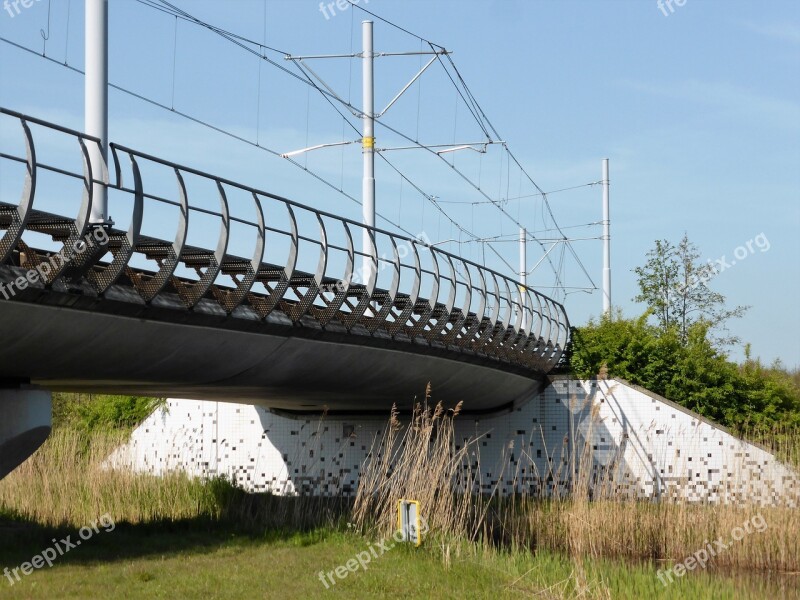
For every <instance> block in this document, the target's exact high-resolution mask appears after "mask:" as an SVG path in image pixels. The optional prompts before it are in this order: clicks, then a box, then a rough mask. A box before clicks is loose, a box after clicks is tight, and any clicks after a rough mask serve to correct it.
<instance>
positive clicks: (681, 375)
mask: <svg viewBox="0 0 800 600" xmlns="http://www.w3.org/2000/svg"><path fill="white" fill-rule="evenodd" d="M649 314H650V313H649V311H648V312H646V313H645V314H644V315H642V316H641V317H638V318H636V319H625V318H624V317H623V316H622V314H621V313H620V312H617V313H616V314H614V315H613V316H611V317H604V318H603V319H601V320H600V321H599V322H595V321H590V322H589V323H588V324H587V325H586V326H585V327H581V328H576V329H575V330H574V334H573V338H572V348H571V357H570V365H571V368H572V372H573V373H574V374H575V375H576V376H578V377H581V378H591V377H595V376H596V375H597V374H598V373H601V371H603V370H604V369H605V370H607V373H608V375H609V376H611V377H621V378H623V379H626V380H628V381H630V382H631V383H634V384H637V385H641V386H642V387H645V388H647V389H649V390H650V391H652V392H655V393H656V394H659V395H661V396H664V397H666V398H668V399H669V400H672V401H673V402H677V403H678V404H681V405H682V406H685V407H686V408H688V409H690V410H693V411H695V412H697V413H699V414H701V415H703V416H705V417H708V418H709V419H713V420H714V421H717V422H718V423H721V424H722V425H725V426H728V427H731V428H733V429H735V430H737V431H745V430H746V431H748V432H751V433H752V432H766V431H769V430H771V429H774V428H776V427H800V386H798V384H797V374H796V373H789V372H787V371H786V369H784V368H783V367H782V366H781V365H780V364H779V363H777V364H775V365H773V366H771V367H769V368H766V367H764V366H763V365H762V364H761V363H760V361H758V360H753V359H751V358H750V357H749V354H748V358H747V360H746V361H745V362H744V364H742V365H737V364H735V363H733V362H731V361H730V360H728V357H727V356H726V355H725V354H724V353H723V352H721V351H719V350H718V349H717V348H716V347H715V345H714V343H713V342H712V341H711V340H710V339H709V334H708V330H709V324H708V323H706V322H704V321H698V322H696V323H693V324H691V325H690V326H689V327H688V328H687V330H686V339H685V341H682V340H681V333H680V329H679V327H678V326H677V324H676V325H674V326H672V327H669V328H667V329H662V327H661V326H653V325H650V324H648V322H647V318H648V316H649Z"/></svg>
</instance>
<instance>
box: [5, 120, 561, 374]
mask: <svg viewBox="0 0 800 600" xmlns="http://www.w3.org/2000/svg"><path fill="white" fill-rule="evenodd" d="M0 113H2V114H5V115H8V116H11V117H14V118H16V119H18V120H19V121H20V123H21V125H22V127H23V130H25V132H26V144H27V145H28V153H27V154H28V156H27V158H25V159H23V158H22V157H14V156H13V155H6V154H2V155H0V158H2V159H9V160H17V161H19V162H25V163H27V165H28V173H27V175H26V189H30V191H29V193H28V194H27V195H26V194H23V199H22V200H21V203H25V206H24V207H23V206H21V207H20V209H19V212H20V214H21V215H26V219H27V215H30V214H31V211H32V206H33V202H34V196H35V194H34V190H35V174H36V170H37V168H42V169H46V170H49V171H54V172H58V173H60V174H62V175H68V176H71V177H79V178H81V179H84V180H85V181H86V182H87V186H88V188H89V193H88V195H86V194H85V198H84V203H83V205H82V207H81V215H82V216H80V217H79V218H78V219H76V226H77V229H76V231H77V230H78V229H80V230H85V228H86V226H87V225H86V221H85V215H86V214H88V213H87V212H86V210H87V206H88V208H91V202H92V199H93V198H92V194H91V191H90V190H91V188H92V187H93V186H92V183H101V184H103V185H107V186H108V187H109V188H110V189H116V190H118V191H121V192H125V193H127V194H132V195H133V197H134V210H133V218H132V220H131V226H130V228H129V230H128V232H127V233H125V234H124V237H125V242H126V243H125V244H122V247H123V250H122V251H121V252H122V254H115V260H114V261H113V262H112V265H109V266H108V267H107V269H108V272H107V273H106V276H105V277H99V276H98V275H97V273H96V271H97V270H98V269H102V265H101V264H99V263H98V261H97V260H95V261H91V260H87V261H86V267H85V269H83V270H81V269H78V272H75V270H74V269H73V270H72V271H70V272H69V273H66V272H65V273H64V274H59V276H63V277H68V278H76V277H79V276H80V277H83V276H85V277H88V278H89V279H90V280H91V281H92V282H93V283H95V287H96V289H97V291H98V293H101V294H102V293H103V292H104V291H105V290H107V289H108V287H110V285H112V284H113V283H114V282H115V281H116V280H117V279H118V278H119V276H120V275H121V274H122V272H123V270H127V272H128V273H129V275H131V273H132V272H133V271H132V270H131V269H130V268H129V265H128V263H129V260H130V258H131V257H132V255H133V253H135V252H139V253H143V254H147V252H148V251H150V252H152V251H153V244H152V242H153V241H154V240H153V238H149V240H150V241H149V242H148V244H149V245H148V246H146V247H144V246H141V245H140V244H139V238H140V233H141V225H142V215H143V211H144V209H145V207H146V204H145V201H151V200H152V201H157V202H163V203H167V204H170V205H173V206H176V207H179V208H180V209H181V210H180V216H179V222H178V227H177V231H176V237H175V241H174V242H168V241H166V240H163V241H162V240H155V241H156V242H158V243H162V244H163V246H164V248H165V250H164V251H165V252H166V253H167V256H166V258H165V259H164V260H163V261H161V262H160V263H159V264H160V265H161V268H160V270H159V272H158V273H156V274H155V275H147V276H145V275H142V274H136V273H133V276H131V277H130V279H131V281H132V282H133V284H134V287H136V288H137V291H138V292H139V293H140V295H142V297H143V298H144V300H145V301H147V302H150V301H152V300H153V299H154V298H155V297H156V296H158V295H159V294H161V293H163V290H164V289H165V288H166V286H167V285H168V284H169V283H170V282H171V283H172V287H173V288H175V289H176V290H177V291H178V293H179V295H180V297H181V298H182V300H183V301H184V303H185V305H186V308H189V309H190V308H192V307H194V306H195V304H197V302H199V301H200V300H201V299H202V298H204V297H213V298H215V299H216V300H217V301H218V302H219V303H220V305H221V306H223V307H224V308H225V310H226V312H227V313H228V314H231V315H232V314H233V313H234V311H235V310H236V309H237V308H238V307H239V306H241V305H243V304H244V305H247V306H249V307H250V308H251V309H252V310H254V311H255V312H257V313H258V315H259V316H260V317H261V318H262V319H266V318H268V316H269V315H270V313H272V312H273V311H276V310H279V311H282V312H284V313H286V314H287V315H288V316H289V317H290V319H291V320H292V321H293V322H295V323H300V322H301V320H302V319H304V318H308V317H311V318H316V319H317V320H318V321H319V323H320V324H321V326H322V327H325V326H326V325H327V324H328V323H329V322H330V321H331V320H332V319H334V318H336V316H337V315H338V318H339V319H340V320H341V322H342V323H344V324H345V326H346V327H347V329H348V330H351V331H353V332H354V333H356V331H354V330H353V328H355V327H356V326H357V325H363V326H364V327H366V329H367V331H368V332H370V333H373V332H375V331H376V330H377V329H384V330H386V331H388V332H389V333H390V334H391V335H392V336H393V337H394V338H395V339H411V340H412V341H413V340H414V339H415V338H422V339H424V340H427V342H429V343H431V344H437V343H438V344H442V345H444V346H445V347H447V348H450V349H452V350H454V351H458V352H470V353H474V354H478V355H482V356H485V357H488V358H491V359H496V360H500V361H503V362H510V363H514V364H520V365H523V366H527V367H529V368H531V369H532V370H536V371H540V372H542V371H544V372H546V371H549V370H550V369H551V368H553V367H554V366H555V365H556V364H557V363H558V362H559V360H560V359H561V356H562V355H563V352H564V349H565V347H566V343H567V340H568V338H569V321H568V319H567V315H566V311H565V310H564V307H563V305H562V304H560V303H558V302H556V301H555V300H553V299H552V298H549V297H547V296H545V295H544V294H541V293H539V292H538V291H536V290H534V289H532V288H530V287H527V286H521V285H520V284H519V283H518V282H517V281H515V280H514V279H512V278H509V277H507V276H505V275H503V274H502V273H499V272H498V271H495V270H493V269H490V268H487V267H485V266H483V265H480V264H478V263H476V262H474V261H471V260H468V259H465V258H462V257H460V256H457V255H455V254H453V253H451V252H448V251H446V250H443V249H441V248H438V247H434V246H432V245H430V244H427V243H426V242H425V241H422V240H419V239H415V238H411V237H408V236H404V235H399V234H396V233H393V232H390V231H387V230H385V229H381V228H377V227H367V226H365V225H364V224H362V223H360V222H357V221H354V220H352V219H348V218H346V217H340V216H338V215H335V214H332V213H330V212H327V211H324V210H319V209H315V208H312V207H310V206H306V205H304V204H301V203H299V202H296V201H293V200H290V199H288V198H284V197H282V196H279V195H276V194H272V193H270V192H267V191H264V190H260V189H257V188H254V187H251V186H247V185H244V184H241V183H238V182H235V181H232V180H230V179H226V178H224V177H219V176H215V175H212V174H210V173H206V172H204V171H201V170H198V169H194V168H192V167H187V166H184V165H180V164H178V163H175V162H172V161H169V160H165V159H162V158H159V157H156V156H153V155H150V154H147V153H144V152H140V151H138V150H135V149H132V148H129V147H127V146H123V145H120V144H115V143H112V144H110V145H109V147H110V151H111V152H110V154H111V157H112V160H113V163H114V168H113V172H114V174H115V177H114V181H113V182H109V181H108V179H107V174H108V169H107V166H106V165H101V167H102V168H101V169H100V171H101V172H102V174H103V179H100V180H98V179H96V178H95V177H94V176H93V174H92V165H91V164H89V160H88V156H87V152H86V147H85V142H86V141H89V142H92V143H97V144H99V143H100V140H99V139H98V138H95V137H92V136H88V135H86V134H83V133H81V132H78V131H75V130H72V129H69V128H66V127H62V126H59V125H55V124H52V123H48V122H46V121H43V120H41V119H36V118H33V117H29V116H26V115H23V114H21V113H18V112H16V111H12V110H8V109H4V108H0ZM28 123H33V124H35V125H38V126H41V127H44V128H49V129H52V130H55V131H58V132H61V133H64V134H67V135H70V136H73V137H75V138H77V140H78V142H79V144H80V145H81V149H82V153H83V154H84V159H85V160H84V169H85V171H84V173H83V174H81V175H78V174H75V173H70V172H69V171H65V170H63V169H58V168H55V167H51V166H49V165H44V164H42V163H39V162H37V160H36V157H35V149H34V147H33V137H32V135H30V131H29V128H28V126H27V124H28ZM125 157H127V159H128V160H129V161H130V163H131V168H132V173H133V187H129V186H125V185H124V183H123V181H122V179H123V176H122V173H123V167H122V163H121V161H122V159H123V158H125ZM140 162H150V163H154V164H157V165H161V166H163V167H166V168H167V169H169V170H170V171H172V173H173V174H174V176H175V178H176V180H177V182H178V189H179V195H180V201H177V202H176V201H174V200H169V199H167V198H161V197H159V196H155V195H152V194H149V193H147V192H145V191H144V188H145V185H144V182H143V181H142V176H141V173H140V170H139V163H140ZM186 175H191V176H195V177H199V178H202V179H204V180H207V181H210V182H212V183H214V184H215V186H216V188H217V190H218V194H219V198H220V202H221V209H220V210H219V211H217V210H211V209H207V208H203V207H200V206H193V205H192V202H191V198H190V197H189V194H188V193H187V190H186V186H185V183H184V176H186ZM228 189H235V190H239V191H242V192H246V196H247V198H250V199H251V201H252V202H253V203H254V204H255V208H256V214H257V215H258V216H259V221H258V222H254V221H251V220H248V219H244V218H241V217H237V216H234V215H232V214H230V213H231V212H232V210H231V207H230V206H229V203H230V200H228V199H227V196H228V194H227V193H226V190H228ZM265 201H272V202H275V203H277V204H278V205H282V206H283V207H284V208H285V210H286V216H287V217H288V219H289V223H290V229H291V230H290V231H286V230H283V229H277V228H276V227H275V226H272V225H269V224H267V223H266V222H265V219H264V209H263V206H262V204H263V202H265ZM23 209H24V210H23ZM296 211H302V212H304V213H306V214H309V215H310V216H311V217H312V218H313V220H315V221H316V222H317V225H318V228H319V231H318V236H317V237H312V236H311V235H310V234H309V233H308V232H306V231H304V232H302V233H301V232H300V231H298V227H299V226H298V222H297V217H296V215H295V212H296ZM191 212H198V213H202V214H206V215H210V216H214V217H217V218H219V219H220V221H221V226H220V235H219V240H218V242H217V247H216V250H214V249H213V248H205V247H203V248H196V247H195V248H193V250H192V254H191V260H192V261H193V262H192V265H193V266H194V268H195V269H196V270H197V272H198V276H199V279H198V280H197V281H188V282H187V281H186V280H185V279H182V278H178V277H176V276H175V269H176V267H177V266H178V264H179V263H181V262H183V261H186V260H189V255H188V253H187V251H186V239H187V234H188V228H189V215H190V213H191ZM63 218H71V217H63ZM326 220H329V221H331V222H332V223H333V224H337V223H338V224H339V225H340V226H341V228H342V232H344V235H345V237H346V241H347V246H344V245H342V244H337V243H333V241H329V237H330V232H329V231H328V229H329V228H330V227H331V223H328V224H327V225H326ZM231 222H237V223H240V224H243V225H247V226H251V227H254V228H256V230H257V232H258V239H257V244H256V248H255V251H254V256H253V257H252V259H245V258H241V257H237V256H232V255H228V254H227V245H228V240H229V237H230V223H231ZM24 228H25V223H16V225H14V226H13V227H10V228H9V229H8V230H7V232H6V234H5V236H3V238H0V249H4V248H5V246H9V247H12V246H16V245H17V244H18V243H19V242H20V241H21V230H22V229H24ZM351 228H355V229H361V230H362V231H363V230H367V231H368V232H369V236H368V237H369V239H370V240H371V245H372V251H371V252H369V251H366V252H365V251H361V250H356V249H355V248H354V247H353V239H352V238H353V235H352V232H351ZM12 229H13V232H12ZM268 232H272V233H275V234H279V235H284V236H287V237H288V238H289V242H290V249H289V256H288V258H287V259H286V263H285V264H284V265H279V264H271V263H268V262H265V258H266V252H267V248H266V245H265V243H264V241H265V238H266V234H267V233H268ZM12 233H13V236H12V237H9V236H11V234H12ZM115 235H118V236H120V235H122V234H120V232H116V233H115ZM379 237H380V238H381V240H383V239H384V238H388V241H389V242H390V244H391V247H392V250H391V251H390V253H389V254H388V255H386V254H384V255H380V256H379V255H378V243H377V241H378V238H379ZM6 238H8V239H6ZM301 242H306V243H311V244H313V245H314V246H317V247H318V249H319V259H318V263H317V267H316V269H315V270H314V271H313V272H305V271H300V270H299V269H297V260H298V251H299V247H300V243H301ZM4 243H5V246H4ZM404 246H405V255H404V256H401V255H400V254H401V252H400V250H401V249H403V247H404ZM331 250H336V251H337V252H344V253H346V256H347V265H346V266H345V268H344V272H336V273H334V272H331V269H332V267H330V264H329V252H330V251H331ZM198 251H200V252H202V253H203V256H205V258H204V259H200V262H199V263H198V258H197V253H198ZM103 253H105V250H103ZM426 253H427V254H426ZM9 255H10V251H7V252H6V253H5V259H7V258H8V256H9ZM423 256H424V257H425V259H426V263H425V264H426V265H427V263H428V262H429V263H430V265H431V266H430V268H428V267H427V266H425V267H423V265H422V263H421V262H420V258H421V257H423ZM356 257H368V258H371V263H372V268H371V269H370V271H369V278H368V280H367V281H354V278H355V277H358V276H359V274H360V275H361V276H363V273H361V271H359V270H358V269H356V263H357V262H360V261H361V260H362V259H361V258H358V259H357V260H356ZM409 257H410V258H411V259H413V264H408V263H407V262H404V260H406V259H407V258H409ZM1 258H3V256H2V255H1V254H0V259H1ZM97 258H101V257H97ZM204 260H205V263H206V264H205V265H203V264H202V263H203V261H204ZM225 262H229V263H230V262H236V263H237V265H240V264H245V263H246V264H248V268H247V274H246V275H245V277H244V278H243V279H242V280H236V279H235V278H233V279H234V282H235V284H236V286H237V287H236V289H231V288H230V286H222V285H216V283H215V282H216V279H217V277H218V276H219V274H220V273H224V272H225V271H224V264H223V263H225ZM198 265H200V266H198ZM187 266H188V263H187ZM387 267H388V268H390V269H391V270H392V273H393V275H392V285H391V287H390V288H389V289H377V281H378V275H379V271H382V270H383V269H384V268H387ZM203 268H205V271H203V270H202V269H203ZM237 268H238V267H237ZM90 270H93V272H92V273H91V274H90V273H89V271H90ZM276 270H277V271H276ZM262 272H263V273H265V274H267V273H276V272H277V273H280V275H279V276H278V277H277V279H276V276H275V275H269V276H267V275H264V276H263V277H262V276H261V273H262ZM402 273H406V274H411V275H412V276H413V281H412V284H411V286H410V288H411V289H408V286H407V287H406V289H405V290H402V289H400V287H399V286H400V284H401V279H402V277H401V274H402ZM475 274H477V275H478V277H473V275H475ZM265 277H266V278H265ZM259 278H261V279H259ZM424 278H430V279H428V281H430V280H432V288H431V289H430V290H422V289H421V287H422V285H423V279H424ZM258 281H261V283H262V284H263V285H264V286H265V287H266V289H267V292H268V294H267V295H266V296H265V295H264V294H258V293H255V292H254V291H253V287H254V285H255V284H256V283H257V282H258ZM330 281H337V282H338V284H337V286H336V289H335V290H333V289H332V287H331V285H330V283H329V282H330ZM48 283H52V282H48ZM443 284H445V285H443ZM270 286H271V287H270ZM512 290H516V291H518V293H513V292H512ZM290 291H291V293H292V297H293V299H291V300H290V299H289V298H288V297H287V296H286V294H287V293H289V292H290ZM428 291H429V292H430V293H429V294H428V296H427V297H426V296H425V294H427V293H428ZM459 293H461V294H463V298H464V301H463V304H462V305H460V306H459V305H458V303H459V302H461V300H457V298H459V297H462V296H459ZM294 298H296V300H295V299H294ZM473 306H476V308H475V311H474V312H473V310H472V308H473ZM234 318H235V316H234ZM394 319H399V321H395V320H394ZM403 319H405V320H403Z"/></svg>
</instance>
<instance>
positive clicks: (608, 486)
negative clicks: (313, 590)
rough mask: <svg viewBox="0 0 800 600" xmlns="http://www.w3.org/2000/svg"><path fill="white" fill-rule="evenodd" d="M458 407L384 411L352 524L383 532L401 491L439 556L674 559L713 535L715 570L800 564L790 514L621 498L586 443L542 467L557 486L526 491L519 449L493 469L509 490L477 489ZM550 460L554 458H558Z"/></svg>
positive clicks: (476, 454)
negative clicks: (384, 424)
mask: <svg viewBox="0 0 800 600" xmlns="http://www.w3.org/2000/svg"><path fill="white" fill-rule="evenodd" d="M459 409H460V405H459V407H458V408H456V409H455V410H449V411H448V410H445V409H444V408H443V407H442V405H441V404H436V405H432V404H431V403H430V396H429V394H426V401H425V403H422V404H419V405H417V407H416V408H415V410H414V412H413V415H412V416H411V418H410V421H409V422H408V424H407V426H403V425H402V424H401V422H400V420H399V418H398V415H397V414H396V413H394V412H393V414H392V415H391V420H390V426H389V427H388V428H386V430H385V433H384V434H383V436H382V437H380V438H378V439H376V440H375V443H374V444H373V447H372V449H371V452H370V454H369V456H368V458H367V461H366V462H365V464H364V468H363V469H362V473H361V479H360V483H359V487H358V491H357V496H356V500H355V505H354V511H353V520H354V522H355V524H356V525H357V526H358V527H360V528H361V529H362V530H364V531H369V532H370V533H371V534H373V535H386V534H387V533H389V531H390V530H391V528H392V527H393V524H394V522H395V514H396V502H397V500H398V499H400V498H412V499H415V500H419V501H420V503H421V506H422V510H423V514H424V515H425V516H426V517H427V520H428V523H429V525H430V535H431V536H432V537H433V538H434V539H435V540H436V541H437V543H438V544H439V545H440V546H441V547H442V549H443V551H444V555H445V559H446V560H448V557H449V555H450V553H451V552H460V551H461V549H460V546H459V544H458V541H459V540H462V541H463V540H473V541H477V542H478V543H479V545H480V546H482V547H483V548H484V549H487V550H489V549H498V548H507V549H511V550H521V549H527V550H534V551H535V550H538V549H543V550H547V551H552V552H557V553H561V554H566V555H568V556H570V557H573V558H575V559H583V558H614V559H619V558H622V559H626V560H634V561H641V560H646V561H659V560H671V561H683V560H684V559H685V558H687V557H689V556H691V555H692V554H693V553H695V552H697V551H699V550H701V549H703V548H706V547H707V546H708V544H712V547H713V544H714V541H715V540H718V539H721V540H722V541H723V542H724V543H725V544H726V545H727V548H726V549H725V550H724V551H722V550H721V549H719V548H718V550H719V553H718V555H717V556H716V557H714V558H713V561H712V564H713V565H714V566H715V567H719V568H735V569H759V570H771V571H781V572H797V571H800V509H793V508H782V507H781V508H779V507H759V506H755V505H749V506H736V505H725V504H697V503H687V502H676V501H652V500H637V499H636V498H631V497H626V496H620V495H619V494H618V492H617V491H616V490H617V489H618V488H617V486H615V485H614V481H615V477H616V475H617V473H618V467H617V466H616V465H615V461H611V462H610V466H609V467H608V468H605V469H603V468H598V469H592V466H593V460H594V459H593V451H592V448H591V447H590V446H589V445H586V446H585V447H584V448H581V449H577V450H576V452H575V454H574V455H573V456H572V457H571V458H570V460H568V461H567V467H566V468H565V469H563V470H557V471H555V472H553V473H548V474H545V475H546V476H549V478H550V479H551V482H550V489H551V490H556V493H552V492H550V491H548V490H545V489H544V488H540V489H539V490H538V491H537V492H536V493H531V492H529V491H527V490H528V486H526V485H522V482H521V481H520V479H521V475H520V473H521V472H522V470H523V469H528V472H530V471H532V470H535V468H536V465H535V464H534V462H533V460H532V459H531V460H529V462H525V461H524V460H523V457H524V453H523V457H521V458H520V460H518V462H517V466H516V471H515V472H514V473H500V474H496V475H495V476H496V479H497V481H498V482H499V481H503V480H504V479H505V480H506V481H508V480H510V481H511V483H512V487H513V489H518V490H520V491H519V493H517V494H513V495H508V496H504V497H501V495H500V493H499V490H498V488H497V486H495V487H494V488H491V489H490V490H489V491H488V492H486V491H485V488H484V489H483V493H480V491H481V489H482V488H481V483H482V482H481V479H480V444H479V440H480V438H478V437H473V438H470V439H467V440H463V439H458V440H457V439H456V437H455V428H454V420H455V419H456V418H457V416H458V412H459ZM784 433H786V434H787V435H783V436H782V437H781V440H782V441H781V444H782V448H783V449H784V451H785V452H786V454H787V455H796V454H797V451H798V449H799V448H800V434H798V432H794V433H788V432H784ZM588 438H589V439H591V436H588ZM509 450H510V449H509ZM792 453H794V454H792ZM557 458H561V457H554V460H553V463H555V464H560V463H561V461H560V460H556V459H557ZM503 464H508V463H507V461H503ZM559 478H561V479H560V480H559ZM754 518H755V519H756V521H755V523H758V524H760V523H761V521H760V519H761V518H763V521H764V522H765V523H766V529H765V530H764V531H762V532H757V531H756V528H755V527H754V524H750V525H749V527H750V529H751V530H753V531H754V532H753V533H751V534H749V535H746V536H745V537H744V538H743V539H742V540H740V541H733V540H732V534H733V531H734V530H735V529H736V528H741V527H743V525H744V524H745V523H746V522H748V521H752V520H753V519H754ZM576 564H577V562H576Z"/></svg>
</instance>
